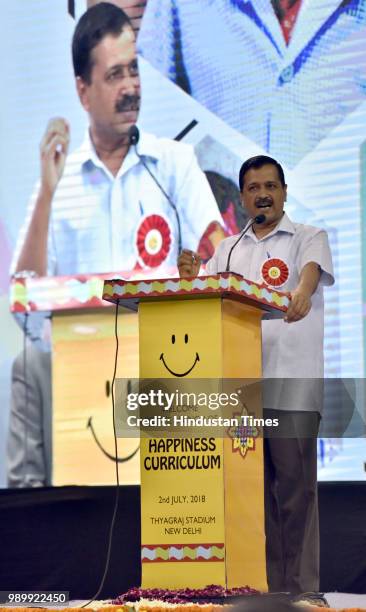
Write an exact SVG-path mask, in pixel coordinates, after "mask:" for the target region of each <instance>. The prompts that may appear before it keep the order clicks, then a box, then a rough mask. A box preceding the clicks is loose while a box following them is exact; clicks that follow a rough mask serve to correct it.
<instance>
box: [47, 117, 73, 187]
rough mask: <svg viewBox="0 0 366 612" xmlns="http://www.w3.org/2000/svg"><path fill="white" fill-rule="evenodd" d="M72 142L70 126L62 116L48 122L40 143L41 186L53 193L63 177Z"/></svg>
mask: <svg viewBox="0 0 366 612" xmlns="http://www.w3.org/2000/svg"><path fill="white" fill-rule="evenodd" d="M69 142H70V128H69V125H68V123H67V121H65V119H63V118H62V117H56V118H54V119H51V120H50V121H49V122H48V125H47V128H46V132H45V134H44V136H43V138H42V141H41V144H40V154H41V188H42V189H43V190H44V191H46V192H47V193H48V194H49V195H51V196H52V195H53V194H54V191H55V189H56V187H57V184H58V182H59V180H60V178H61V177H62V173H63V171H64V167H65V161H66V156H67V151H68V148H69Z"/></svg>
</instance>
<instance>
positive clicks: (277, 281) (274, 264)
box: [261, 257, 289, 287]
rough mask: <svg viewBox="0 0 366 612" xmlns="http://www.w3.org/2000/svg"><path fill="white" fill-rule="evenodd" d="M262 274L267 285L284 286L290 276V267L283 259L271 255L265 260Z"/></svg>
mask: <svg viewBox="0 0 366 612" xmlns="http://www.w3.org/2000/svg"><path fill="white" fill-rule="evenodd" d="M261 274H262V279H263V280H264V282H265V283H266V284H267V285H271V287H282V285H284V284H285V282H286V281H287V279H288V277H289V269H288V266H287V264H286V263H285V262H284V261H282V259H278V258H277V257H271V259H267V260H266V261H265V262H264V264H263V266H262V270H261Z"/></svg>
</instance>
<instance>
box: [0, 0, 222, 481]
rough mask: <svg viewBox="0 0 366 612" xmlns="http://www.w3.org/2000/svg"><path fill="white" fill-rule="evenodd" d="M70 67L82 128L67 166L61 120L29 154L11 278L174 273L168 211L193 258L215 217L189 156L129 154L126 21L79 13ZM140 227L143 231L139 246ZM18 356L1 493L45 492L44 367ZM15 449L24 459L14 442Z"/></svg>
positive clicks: (131, 44)
mask: <svg viewBox="0 0 366 612" xmlns="http://www.w3.org/2000/svg"><path fill="white" fill-rule="evenodd" d="M72 57H73V65H74V73H75V79H76V87H77V91H78V95H79V98H80V102H81V104H82V106H83V108H84V109H85V111H86V112H87V113H88V115H89V121H90V129H89V132H88V134H87V136H86V139H85V142H84V143H83V144H82V146H81V147H80V148H79V149H78V150H77V151H75V152H74V153H73V154H71V155H69V156H68V147H69V139H70V127H69V125H68V123H67V121H66V120H65V119H63V118H56V119H53V120H51V121H50V122H49V124H48V127H47V130H46V133H45V135H44V137H43V139H42V142H41V147H40V154H41V178H40V182H39V185H37V187H36V189H35V192H34V195H33V197H32V199H31V202H30V205H29V208H28V214H27V219H26V221H25V225H24V227H23V229H22V231H21V232H20V236H19V240H18V244H17V247H16V250H15V255H14V260H13V265H12V270H11V272H12V274H19V275H21V274H24V272H27V273H29V272H31V273H32V274H37V275H39V276H43V275H46V274H57V275H72V274H77V273H95V272H112V271H118V272H122V271H128V272H131V271H132V272H133V271H134V270H141V268H157V267H159V266H160V267H162V266H172V265H175V262H176V259H177V256H178V254H179V253H178V249H179V242H180V240H179V230H178V222H177V217H176V214H175V212H174V206H175V207H176V209H177V214H178V217H179V220H180V223H179V225H180V228H181V237H182V243H183V246H187V247H189V248H192V249H197V247H198V244H199V241H200V238H201V237H202V236H203V235H205V238H208V239H209V241H211V242H212V245H216V244H217V243H218V242H219V240H220V239H221V238H222V237H223V230H222V228H221V225H220V223H222V219H221V215H220V213H219V210H218V207H217V205H216V202H215V199H214V197H213V194H212V192H211V190H210V188H209V185H208V182H207V180H206V178H205V176H204V174H203V173H202V172H201V170H200V168H199V166H198V163H197V161H196V158H195V156H194V152H193V149H192V147H190V146H188V145H184V144H181V143H177V142H174V141H171V140H168V139H163V138H160V139H159V138H156V137H155V136H153V135H151V134H146V133H143V132H141V134H140V140H139V142H138V144H137V146H136V147H134V146H131V144H130V129H131V127H132V126H134V125H135V124H136V121H137V118H138V112H139V108H140V79H139V70H138V61H137V55H136V46H135V35H134V31H133V28H132V26H131V23H130V21H129V19H128V17H127V15H126V14H125V13H124V12H123V11H122V10H121V9H120V8H118V7H117V6H115V5H113V4H110V3H107V2H102V3H99V4H97V5H95V6H93V7H92V8H90V9H89V10H88V11H86V13H85V14H84V15H83V16H82V17H81V19H80V20H79V22H78V24H77V26H76V29H75V32H74V36H73V42H72ZM151 174H153V175H154V177H155V178H156V179H157V181H158V182H159V183H160V185H161V187H162V189H160V188H159V187H158V185H157V184H156V182H155V181H154V180H153V178H152V176H151ZM164 192H165V193H164ZM165 194H167V195H165ZM167 196H168V197H167ZM169 200H170V202H169ZM172 204H173V205H172ZM151 224H153V225H151ZM154 224H155V225H154ZM149 229H152V230H154V231H153V236H152V238H153V239H151V240H150V241H149V232H148V231H147V230H149ZM27 351H28V355H27V372H26V374H27V376H26V378H25V374H24V358H23V355H21V356H19V358H18V359H16V361H15V363H14V366H13V373H12V407H11V414H10V433H9V438H8V482H9V484H10V485H11V486H36V485H42V484H50V474H51V468H50V464H51V460H50V446H51V443H50V423H49V416H48V415H49V412H50V406H49V404H48V403H47V398H49V397H50V390H49V385H50V379H49V364H48V367H45V364H44V361H45V357H44V356H41V355H40V354H39V353H38V351H36V350H35V349H34V348H33V347H32V346H29V347H28V349H27ZM36 362H37V363H36ZM42 372H44V376H42ZM26 388H27V390H26ZM26 397H27V400H26V399H25V398H26ZM42 415H43V416H42ZM23 432H24V435H23ZM25 439H27V445H26V447H27V450H25V445H24V444H22V443H21V442H22V441H23V440H25ZM25 454H26V457H25V456H24V455H25Z"/></svg>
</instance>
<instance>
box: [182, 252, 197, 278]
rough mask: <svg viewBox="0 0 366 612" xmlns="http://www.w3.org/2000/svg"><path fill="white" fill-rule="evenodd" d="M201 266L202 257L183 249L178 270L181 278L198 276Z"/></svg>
mask: <svg viewBox="0 0 366 612" xmlns="http://www.w3.org/2000/svg"><path fill="white" fill-rule="evenodd" d="M200 266H201V257H200V256H199V254H198V253H195V252H194V251H189V250H188V249H183V250H182V252H181V254H180V255H179V257H178V270H179V276H180V277H181V278H186V277H187V276H197V275H198V272H199V270H200Z"/></svg>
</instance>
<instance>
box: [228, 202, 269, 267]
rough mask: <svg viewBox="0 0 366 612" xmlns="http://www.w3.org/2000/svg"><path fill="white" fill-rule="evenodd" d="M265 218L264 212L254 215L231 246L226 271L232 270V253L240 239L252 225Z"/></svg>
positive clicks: (261, 221)
mask: <svg viewBox="0 0 366 612" xmlns="http://www.w3.org/2000/svg"><path fill="white" fill-rule="evenodd" d="M265 220H266V216H265V215H264V214H263V213H261V214H260V215H257V216H256V217H254V219H252V221H251V222H250V223H249V225H247V227H246V228H245V229H244V230H243V231H242V233H241V234H240V236H239V238H238V239H237V240H236V241H235V242H234V244H233V246H232V247H231V249H230V251H229V255H228V256H227V262H226V269H225V272H230V259H231V254H232V252H233V250H234V249H235V247H236V245H237V244H238V242H240V240H241V239H242V238H243V236H245V234H246V233H247V231H248V230H249V229H250V228H251V227H252V225H254V223H258V224H260V223H263V221H265Z"/></svg>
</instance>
